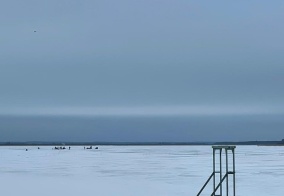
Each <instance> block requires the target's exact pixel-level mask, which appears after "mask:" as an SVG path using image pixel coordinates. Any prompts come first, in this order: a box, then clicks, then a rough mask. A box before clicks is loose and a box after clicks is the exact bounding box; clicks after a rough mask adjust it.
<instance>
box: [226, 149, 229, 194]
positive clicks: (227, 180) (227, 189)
mask: <svg viewBox="0 0 284 196" xmlns="http://www.w3.org/2000/svg"><path fill="white" fill-rule="evenodd" d="M228 171H229V169H228V149H226V174H228ZM226 186H227V187H226V192H227V196H228V195H229V175H227V178H226Z"/></svg>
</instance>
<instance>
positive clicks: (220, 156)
mask: <svg viewBox="0 0 284 196" xmlns="http://www.w3.org/2000/svg"><path fill="white" fill-rule="evenodd" d="M221 181H222V148H220V196H222V192H223V191H222V183H221Z"/></svg>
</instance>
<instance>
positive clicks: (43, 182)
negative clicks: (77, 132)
mask: <svg viewBox="0 0 284 196" xmlns="http://www.w3.org/2000/svg"><path fill="white" fill-rule="evenodd" d="M26 148H28V151H25V149H26ZM211 172H212V148H211V146H99V149H98V150H96V149H92V150H84V148H83V147H82V146H76V147H75V146H74V147H71V150H70V151H69V150H52V147H51V146H47V147H41V148H40V149H39V150H38V149H37V147H0V183H1V195H5V196H17V195H23V196H24V195H27V196H38V195H41V196H50V195H53V196H54V195H68V196H75V195H76V196H78V195H82V196H91V195H92V196H93V195H99V196H117V195H121V196H136V195H137V196H142V195H143V196H151V195H152V196H191V195H193V196H195V195H196V194H197V192H198V191H199V190H200V188H201V187H202V185H203V184H204V182H205V181H206V180H207V178H208V176H209V175H210V174H211ZM236 172H237V173H236V195H239V196H249V195H256V196H267V195H269V196H281V195H283V192H284V186H283V183H284V147H257V146H237V148H236ZM211 188H212V186H209V188H207V189H206V191H207V193H206V192H205V193H204V195H209V192H210V191H211V190H212V189H211Z"/></svg>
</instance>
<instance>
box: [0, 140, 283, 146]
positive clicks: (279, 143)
mask: <svg viewBox="0 0 284 196" xmlns="http://www.w3.org/2000/svg"><path fill="white" fill-rule="evenodd" d="M60 145H67V146H95V145H120V146H127V145H128V146H139V145H141V146H142V145H152V146H159V145H264V146H282V145H284V139H283V140H281V141H242V142H228V141H224V142H40V141H34V142H0V146H60Z"/></svg>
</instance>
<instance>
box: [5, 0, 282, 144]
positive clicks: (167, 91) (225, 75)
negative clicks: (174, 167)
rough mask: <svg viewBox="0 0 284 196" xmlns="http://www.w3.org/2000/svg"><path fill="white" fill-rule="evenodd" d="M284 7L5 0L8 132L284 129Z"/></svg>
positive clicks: (211, 133) (128, 137)
mask: <svg viewBox="0 0 284 196" xmlns="http://www.w3.org/2000/svg"><path fill="white" fill-rule="evenodd" d="M283 10H284V2H283V0H274V1H269V2H268V1H264V0H250V1H247V0H239V1H210V0H204V1H191V0H178V1H173V0H141V1H140V0H119V1H117V0H108V1H97V0H84V1H77V0H76V1H73V0H49V1H38V0H25V1H22V0H18V1H16V0H9V1H8V0H7V1H1V7H0V26H1V29H0V116H1V117H0V122H2V123H0V131H1V134H3V137H2V138H1V140H2V141H6V140H10V141H13V140H25V141H26V140H46V141H47V140H69V141H70V140H72V141H74V140H78V141H85V140H88V141H101V140H104V141H142V140H143V141H203V140H224V139H226V140H249V139H250V140H257V139H270V140H272V139H276V140H278V139H282V136H281V130H283V129H284V122H282V121H281V120H280V119H281V118H280V117H279V116H283V114H284V87H283V84H284V55H283V51H284V38H283V35H284V25H283V24H284V23H283V19H284V12H283ZM39 119H40V120H39ZM51 119H52V120H51ZM113 119H116V120H113ZM170 119H172V120H170ZM232 119H234V120H232ZM75 122H76V123H75ZM260 122H261V123H262V125H261V126H260ZM212 123H213V124H214V125H216V126H212ZM71 124H72V126H71ZM95 125H100V126H95ZM64 127H65V128H64ZM67 127H68V128H67ZM201 132H202V134H200V133H201ZM35 133H36V134H35ZM206 133H208V135H207V136H206V137H205V136H204V134H206ZM283 137H284V135H283Z"/></svg>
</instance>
